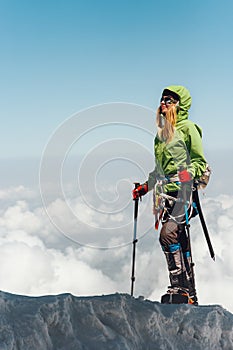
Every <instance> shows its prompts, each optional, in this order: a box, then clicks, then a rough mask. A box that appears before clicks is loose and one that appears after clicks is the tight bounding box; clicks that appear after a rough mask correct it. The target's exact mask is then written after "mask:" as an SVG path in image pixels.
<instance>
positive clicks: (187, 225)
mask: <svg viewBox="0 0 233 350" xmlns="http://www.w3.org/2000/svg"><path fill="white" fill-rule="evenodd" d="M189 186H190V183H182V184H181V191H182V196H183V200H184V213H185V229H186V234H187V240H188V247H189V254H190V272H191V274H190V276H191V283H192V287H193V292H194V296H196V283H195V275H194V265H195V264H194V262H193V256H192V247H191V238H190V223H189V213H188V201H187V191H191V188H190V189H189V188H188V187H189Z"/></svg>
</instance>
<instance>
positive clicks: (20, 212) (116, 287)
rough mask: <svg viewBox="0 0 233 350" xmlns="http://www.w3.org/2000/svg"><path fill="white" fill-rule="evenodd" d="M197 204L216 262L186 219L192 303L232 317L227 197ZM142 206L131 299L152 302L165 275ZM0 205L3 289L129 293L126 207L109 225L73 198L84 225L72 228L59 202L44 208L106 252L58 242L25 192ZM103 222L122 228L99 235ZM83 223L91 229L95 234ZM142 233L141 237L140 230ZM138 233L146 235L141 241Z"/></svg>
mask: <svg viewBox="0 0 233 350" xmlns="http://www.w3.org/2000/svg"><path fill="white" fill-rule="evenodd" d="M19 193H20V200H18V194H19ZM148 198H149V197H148ZM201 201H202V206H203V211H204V215H205V218H206V222H207V225H208V228H209V233H210V237H211V241H212V243H213V247H214V250H215V253H216V261H215V262H214V261H213V260H212V259H211V258H210V256H209V252H208V247H207V244H206V241H205V238H204V234H203V232H202V228H201V225H200V222H199V219H198V218H195V219H193V220H192V222H191V239H192V248H193V259H194V262H195V276H196V284H197V291H198V296H199V300H200V303H201V304H221V305H223V306H224V307H226V308H227V309H228V310H229V311H231V312H233V301H232V298H231V292H232V290H231V287H232V283H233V277H232V269H233V256H232V254H231V250H230V247H231V242H232V235H233V196H231V195H220V196H217V197H215V198H211V197H203V198H202V200H201ZM149 202H150V199H149V201H148V203H147V202H146V201H143V203H140V207H139V225H138V235H139V240H138V243H137V246H136V281H135V295H136V296H137V295H144V296H145V297H146V298H150V299H152V300H159V299H160V296H161V294H163V293H164V292H165V291H166V288H167V285H168V272H167V269H166V262H165V257H164V255H163V252H162V250H161V248H160V245H159V241H158V235H159V233H158V232H157V231H154V229H150V227H151V226H152V225H153V216H152V215H151V206H150V204H149ZM35 203H37V205H35ZM1 204H2V209H1V215H0V234H1V235H0V281H1V289H2V290H5V291H9V292H12V293H20V294H26V295H43V294H56V293H63V292H71V293H73V294H74V295H97V294H108V293H114V292H126V293H129V292H130V284H131V280H130V277H131V263H132V238H133V221H132V217H133V205H129V206H126V207H125V209H124V210H123V211H122V212H121V213H119V214H117V215H116V217H115V218H114V215H110V214H108V215H106V216H103V217H102V216H100V215H99V213H97V212H95V210H93V208H92V209H91V208H90V207H89V208H88V206H87V204H85V203H84V202H80V198H78V199H77V198H76V199H70V204H71V205H72V208H74V209H75V210H76V211H77V213H78V212H79V213H80V216H81V218H84V219H83V220H82V221H81V222H80V224H79V226H77V221H76V220H73V221H72V220H70V221H69V219H70V213H69V212H68V211H67V206H66V204H65V203H64V201H63V200H61V199H56V200H53V201H52V202H51V204H50V205H51V210H52V212H53V214H54V217H56V218H59V219H60V220H63V221H67V220H68V227H69V229H70V231H71V232H74V233H75V232H77V231H79V238H80V237H81V239H82V238H84V237H88V239H87V241H88V242H89V243H90V240H92V241H93V242H94V243H95V242H97V243H101V241H103V242H104V243H106V245H107V246H105V247H102V248H101V246H99V247H98V248H96V249H93V248H90V247H88V246H85V245H79V244H77V243H75V242H73V241H71V240H70V239H69V238H67V237H65V236H64V235H62V234H61V233H60V232H59V231H58V230H57V229H56V227H54V225H53V224H52V223H51V222H50V220H49V218H48V216H47V214H46V212H45V210H44V208H43V206H42V204H41V202H40V200H39V194H36V193H35V192H34V191H31V190H30V189H27V188H23V187H21V188H20V190H19V187H16V188H15V189H14V188H11V189H2V190H1ZM102 208H104V204H103V205H102ZM108 220H111V225H112V226H111V227H114V225H116V226H117V227H119V224H120V225H121V224H122V223H126V224H127V225H126V226H124V225H123V226H122V227H119V228H118V229H117V230H108V229H107V230H106V228H104V229H103V230H102V232H101V225H106V224H107V222H108ZM144 221H145V222H146V224H145V223H144ZM87 223H95V224H97V228H95V227H94V228H93V227H92V226H90V225H87ZM148 223H149V224H148ZM148 227H149V229H148V230H147V231H146V230H145V228H148ZM142 231H144V233H146V232H147V233H146V234H145V235H144V236H143V235H141V236H140V234H141V232H142ZM106 236H107V239H106ZM113 247H115V248H113Z"/></svg>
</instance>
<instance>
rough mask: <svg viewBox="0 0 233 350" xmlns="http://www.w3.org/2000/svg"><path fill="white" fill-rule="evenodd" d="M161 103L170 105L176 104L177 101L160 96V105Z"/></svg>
mask: <svg viewBox="0 0 233 350" xmlns="http://www.w3.org/2000/svg"><path fill="white" fill-rule="evenodd" d="M162 102H163V103H165V105H171V104H173V103H177V101H176V100H174V98H172V97H170V96H166V97H164V96H162V97H161V100H160V103H162Z"/></svg>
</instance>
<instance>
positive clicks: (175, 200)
mask: <svg viewBox="0 0 233 350" xmlns="http://www.w3.org/2000/svg"><path fill="white" fill-rule="evenodd" d="M190 107H191V96H190V93H189V91H188V90H187V89H186V88H185V87H183V86H175V85H173V86H169V87H167V88H165V89H164V91H163V93H162V98H161V100H160V106H159V108H158V110H157V127H158V132H157V135H156V137H155V141H154V154H155V169H154V171H153V172H152V173H150V174H149V178H148V181H147V182H145V183H144V184H142V185H140V186H139V187H138V188H137V189H135V190H133V198H134V199H136V198H138V197H140V196H143V195H145V194H146V193H147V192H148V191H150V190H152V189H154V198H155V214H156V221H157V222H156V226H158V219H161V222H162V228H161V231H160V244H161V246H162V250H163V251H164V254H165V256H166V260H167V266H168V270H169V277H170V284H171V286H170V287H169V289H168V292H167V294H165V296H164V298H163V297H162V302H166V300H167V298H166V296H169V300H170V302H180V300H181V299H179V298H173V296H174V295H176V296H177V295H178V296H179V295H185V296H186V297H187V298H186V300H188V302H189V303H193V304H197V296H196V291H195V284H194V276H193V268H192V263H191V253H190V248H189V237H188V234H187V233H188V231H187V230H186V227H187V224H188V221H189V219H190V218H191V217H192V216H195V208H193V206H192V194H193V182H194V181H195V180H197V179H199V178H200V177H201V176H202V174H203V173H204V172H205V170H206V160H205V157H204V154H203V148H202V131H201V129H200V127H198V126H197V125H196V124H194V123H193V122H191V121H190V120H188V110H189V108H190ZM186 204H187V205H186ZM185 208H186V209H185Z"/></svg>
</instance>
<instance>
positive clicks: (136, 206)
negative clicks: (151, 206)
mask: <svg viewBox="0 0 233 350" xmlns="http://www.w3.org/2000/svg"><path fill="white" fill-rule="evenodd" d="M139 185H140V183H139V182H135V183H134V189H136V188H138V186H139ZM133 200H134V225H133V256H132V275H131V296H133V289H134V282H135V258H136V244H137V241H138V240H137V219H138V200H139V198H134V199H133Z"/></svg>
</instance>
